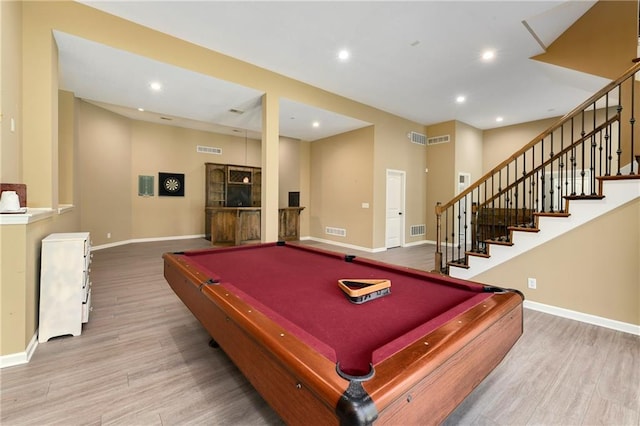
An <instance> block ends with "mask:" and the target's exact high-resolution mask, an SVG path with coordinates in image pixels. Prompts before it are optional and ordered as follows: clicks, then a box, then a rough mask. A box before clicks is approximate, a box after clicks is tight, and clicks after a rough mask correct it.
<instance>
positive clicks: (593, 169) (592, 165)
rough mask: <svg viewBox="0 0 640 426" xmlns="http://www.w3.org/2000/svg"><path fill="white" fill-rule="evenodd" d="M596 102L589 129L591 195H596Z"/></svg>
mask: <svg viewBox="0 0 640 426" xmlns="http://www.w3.org/2000/svg"><path fill="white" fill-rule="evenodd" d="M595 130H596V103H595V102H594V103H593V129H592V131H591V154H590V155H591V161H590V162H589V170H590V171H591V175H590V176H589V187H590V190H591V195H596V193H595V190H596V163H595V161H596V146H597V143H596V133H595Z"/></svg>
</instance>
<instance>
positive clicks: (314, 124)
mask: <svg viewBox="0 0 640 426" xmlns="http://www.w3.org/2000/svg"><path fill="white" fill-rule="evenodd" d="M311 125H312V126H313V127H320V122H319V121H314V122H313V123H312V124H311Z"/></svg>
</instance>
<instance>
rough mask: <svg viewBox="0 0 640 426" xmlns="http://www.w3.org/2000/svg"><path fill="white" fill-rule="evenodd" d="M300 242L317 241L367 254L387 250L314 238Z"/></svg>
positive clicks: (303, 238)
mask: <svg viewBox="0 0 640 426" xmlns="http://www.w3.org/2000/svg"><path fill="white" fill-rule="evenodd" d="M300 240H301V241H304V240H311V241H317V242H319V243H325V244H331V245H334V246H338V247H344V248H350V249H353V250H360V251H366V252H367V253H380V252H382V251H386V250H387V249H386V248H385V247H380V248H373V249H371V248H368V247H360V246H356V245H354V244H346V243H341V242H339V241H333V240H325V239H322V238H316V237H301V238H300Z"/></svg>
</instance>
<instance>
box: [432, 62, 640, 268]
mask: <svg viewBox="0 0 640 426" xmlns="http://www.w3.org/2000/svg"><path fill="white" fill-rule="evenodd" d="M637 77H640V63H636V64H635V65H634V66H632V67H631V68H629V69H628V70H627V71H626V72H625V73H624V74H622V75H621V76H620V77H619V78H618V79H616V80H615V81H613V82H611V83H610V84H608V85H607V86H605V87H604V88H603V89H602V90H600V91H598V92H597V93H596V94H595V95H593V96H592V97H591V98H589V99H588V100H586V101H585V102H583V103H582V104H581V105H579V106H578V107H577V108H575V109H574V110H573V111H571V112H569V113H568V114H566V115H565V116H564V117H562V118H561V119H559V120H558V121H557V122H556V123H555V124H554V125H552V126H551V127H550V128H548V129H547V130H545V131H544V132H542V133H541V134H540V135H538V136H537V137H535V138H534V139H533V140H532V141H530V142H529V143H528V144H526V145H525V146H524V147H523V148H521V149H520V150H519V151H517V152H516V153H514V154H513V155H511V156H510V157H509V158H508V159H506V160H505V161H503V162H502V163H500V164H499V165H498V166H496V167H495V168H494V169H492V170H491V171H489V172H488V173H487V174H485V175H484V176H483V177H482V178H480V179H479V180H478V181H476V182H475V183H474V184H473V185H471V186H470V187H469V188H467V189H466V190H465V191H463V192H462V193H460V194H459V195H458V196H457V197H455V198H454V199H452V200H451V201H449V202H447V203H445V204H440V203H438V205H437V206H436V220H437V247H436V257H435V265H434V270H436V271H438V272H440V273H444V274H449V275H452V276H455V277H459V278H465V279H469V278H472V277H474V276H475V275H477V274H479V273H481V272H483V271H486V270H487V269H490V268H492V267H494V266H496V265H498V264H500V263H503V262H505V261H507V260H509V259H510V258H513V257H515V256H517V255H519V254H521V253H524V252H525V251H527V250H530V249H532V248H533V247H536V246H538V245H541V244H543V243H545V242H547V241H549V240H551V239H553V238H555V237H557V236H558V235H561V234H563V233H565V232H568V231H569V230H571V229H573V228H575V227H576V226H579V225H581V224H583V223H586V222H588V221H590V220H592V219H594V218H595V217H597V216H599V215H601V214H604V213H605V212H606V211H610V210H611V209H613V208H616V207H617V206H621V205H623V204H625V203H626V202H628V201H631V200H633V199H635V198H637V197H640V173H639V172H638V165H639V164H638V163H640V159H639V158H638V157H640V156H638V155H635V153H637V152H640V129H639V128H638V126H636V125H635V122H636V119H635V117H636V110H638V109H639V108H640V94H637V93H636V92H638V91H639V90H640V89H639V88H640V83H639V82H638V81H637Z"/></svg>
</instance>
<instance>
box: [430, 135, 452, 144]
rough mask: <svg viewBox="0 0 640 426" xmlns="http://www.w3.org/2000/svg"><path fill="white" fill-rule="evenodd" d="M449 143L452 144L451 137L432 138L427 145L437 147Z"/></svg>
mask: <svg viewBox="0 0 640 426" xmlns="http://www.w3.org/2000/svg"><path fill="white" fill-rule="evenodd" d="M448 142H451V136H450V135H442V136H434V137H432V138H429V139H427V145H437V144H439V143H448Z"/></svg>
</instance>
